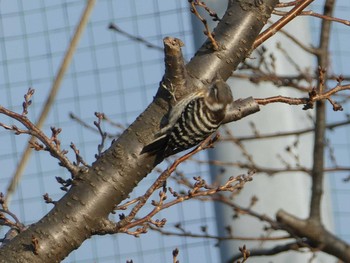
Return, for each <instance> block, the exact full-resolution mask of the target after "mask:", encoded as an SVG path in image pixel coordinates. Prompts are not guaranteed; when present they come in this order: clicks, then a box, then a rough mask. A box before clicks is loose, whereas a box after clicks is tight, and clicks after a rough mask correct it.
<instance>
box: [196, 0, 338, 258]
mask: <svg viewBox="0 0 350 263" xmlns="http://www.w3.org/2000/svg"><path fill="white" fill-rule="evenodd" d="M206 3H207V5H208V6H210V7H212V9H213V10H215V11H217V13H218V14H220V12H224V10H225V8H226V1H225V3H223V1H214V0H212V1H206ZM221 14H223V13H221ZM219 16H220V17H221V16H222V15H219ZM194 20H196V18H194V19H193V21H194ZM208 22H209V19H208ZM193 24H194V27H195V28H194V32H195V34H197V36H195V37H196V39H195V43H196V46H197V47H198V46H200V45H201V44H202V43H203V41H204V36H203V35H202V34H201V32H202V30H203V25H202V24H200V23H198V22H197V21H194V23H193ZM286 29H287V30H288V31H289V32H291V33H292V34H293V35H296V34H295V33H296V32H297V35H296V37H297V38H298V39H299V40H301V41H303V42H304V43H311V40H310V32H309V30H308V23H307V20H306V19H296V20H294V21H293V22H292V23H291V24H290V25H288V27H287V28H286ZM277 42H280V43H281V46H282V47H283V48H284V49H286V50H287V51H288V54H291V56H292V58H293V59H294V61H296V62H297V63H298V65H301V67H302V69H304V68H307V67H308V66H310V67H311V65H312V59H311V57H310V56H309V55H308V54H307V53H305V52H304V51H302V50H301V49H300V48H299V47H297V46H296V45H295V44H294V43H293V42H292V41H290V40H289V39H287V38H286V37H284V36H282V35H281V34H277V35H275V36H274V37H273V38H272V39H270V40H269V41H267V42H266V43H264V46H265V47H266V48H267V50H268V53H273V54H274V57H275V58H276V62H275V63H276V71H277V73H279V74H282V75H293V74H297V72H296V69H295V68H294V67H293V66H292V65H291V63H290V62H289V61H288V59H286V57H285V56H284V55H283V54H282V52H280V51H278V49H277V48H276V44H277ZM251 57H254V54H252V56H251ZM253 62H254V60H253ZM228 83H229V84H230V86H231V88H232V92H233V95H234V97H235V99H237V98H246V97H249V96H252V97H254V98H266V97H270V96H277V95H285V96H291V97H300V96H302V95H300V93H298V92H296V91H295V90H292V89H288V88H280V89H276V88H274V87H273V85H272V84H271V85H270V84H261V85H258V86H256V85H253V84H252V83H251V82H249V81H244V80H238V79H232V80H229V81H228ZM303 96H305V94H304V95H303ZM308 114H312V111H303V110H302V106H290V105H287V104H276V103H275V104H270V105H267V106H262V107H261V111H260V112H258V113H256V114H254V115H253V116H249V117H247V118H244V119H243V120H240V121H238V122H236V123H230V124H229V125H228V127H230V129H231V130H232V133H233V134H234V135H235V136H237V137H239V136H247V135H252V134H253V131H252V128H251V126H250V122H253V123H254V124H255V127H256V129H257V130H258V131H259V132H260V133H261V134H272V133H278V132H286V131H294V130H299V129H303V128H310V127H312V121H311V120H310V118H309V117H308ZM295 140H296V138H295V136H289V137H281V138H275V139H265V140H253V141H250V142H245V143H244V145H245V147H246V149H247V150H248V151H249V153H250V154H251V155H252V157H253V160H254V162H255V164H256V165H258V166H261V167H264V168H283V167H285V164H284V163H283V162H282V161H281V159H282V160H285V161H286V162H288V164H290V165H291V167H295V164H296V159H295V158H293V157H292V155H291V154H289V153H287V152H286V150H285V148H286V146H291V145H292V144H293V143H294V142H295ZM312 151H313V134H311V133H309V134H306V135H302V136H300V138H299V144H298V146H297V147H296V148H294V149H293V152H294V153H295V154H296V155H297V156H298V157H299V164H300V165H301V166H305V167H311V165H312ZM278 156H281V158H280V157H278ZM209 157H210V158H211V159H213V160H220V161H223V162H237V161H242V162H246V159H245V158H244V157H243V156H242V154H241V150H240V149H239V148H238V147H236V146H234V144H233V143H229V142H225V143H219V144H217V146H216V148H215V150H214V151H210V156H209ZM247 172H248V171H247V170H241V169H237V168H233V167H227V168H226V172H225V176H224V177H220V178H221V180H222V182H225V181H226V180H227V178H228V177H230V176H235V175H239V174H242V173H247ZM218 173H219V171H218V170H217V168H215V167H213V168H212V174H213V176H215V175H216V174H218ZM213 180H216V178H215V177H213ZM310 193H311V180H310V178H309V176H308V175H306V174H304V173H299V172H289V173H283V174H276V175H274V176H272V177H270V176H267V175H264V174H257V175H255V176H254V179H253V181H252V182H250V183H247V184H246V185H245V187H244V189H243V190H242V192H241V193H240V194H239V195H238V196H237V197H235V199H234V201H235V202H236V203H237V204H239V205H241V206H242V207H248V206H249V204H250V200H251V198H252V197H253V196H257V197H258V199H259V201H258V202H257V204H256V205H255V206H254V207H253V210H254V211H256V212H258V213H261V214H266V215H268V216H270V217H271V218H275V215H276V212H277V211H278V210H279V209H284V210H285V211H287V212H289V213H292V214H294V215H296V216H297V217H299V218H306V217H307V216H308V214H309V202H310ZM323 203H324V206H323V215H324V216H323V220H324V223H325V225H326V226H327V228H328V229H332V223H331V222H332V216H331V215H332V210H331V207H330V198H329V196H328V195H327V186H326V187H325V195H324V197H323ZM216 211H217V226H218V232H219V234H221V235H227V231H226V230H225V227H226V226H231V229H232V233H233V235H234V236H245V237H259V236H262V235H264V234H266V232H265V231H264V230H263V229H264V226H267V225H268V224H267V223H265V222H261V221H259V220H258V219H255V218H252V217H249V216H240V218H239V219H236V220H233V218H232V216H233V214H234V212H233V211H232V209H231V208H228V207H227V206H222V205H217V206H216ZM282 234H283V233H282V232H280V233H273V235H274V236H277V235H279V236H281V235H282ZM288 242H290V241H282V242H275V241H267V242H261V241H256V242H252V241H249V242H248V241H242V240H236V241H225V242H221V243H220V250H221V257H222V258H221V262H227V260H228V259H230V258H231V257H232V256H233V255H235V254H237V253H239V251H238V248H239V247H242V246H243V244H246V245H247V248H248V249H249V250H253V249H256V248H272V247H275V246H276V245H278V244H285V243H288ZM311 256H312V255H311V253H307V254H306V253H298V252H288V253H281V254H279V255H277V256H274V257H273V258H271V257H254V259H251V260H253V262H267V260H268V258H269V260H272V261H273V262H279V263H288V262H291V263H292V262H293V263H294V262H306V261H307V259H310V258H311ZM334 261H335V259H331V257H330V256H328V255H325V254H322V255H319V256H318V257H317V259H315V260H313V262H334Z"/></svg>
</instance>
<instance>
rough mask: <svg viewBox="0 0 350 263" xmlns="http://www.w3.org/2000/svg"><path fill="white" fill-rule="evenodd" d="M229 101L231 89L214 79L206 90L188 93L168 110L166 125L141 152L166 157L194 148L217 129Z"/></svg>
mask: <svg viewBox="0 0 350 263" xmlns="http://www.w3.org/2000/svg"><path fill="white" fill-rule="evenodd" d="M232 101H233V97H232V93H231V89H230V87H229V86H228V85H227V84H226V83H225V82H224V81H223V80H222V79H221V78H215V79H214V81H213V83H212V84H211V85H210V87H209V88H208V89H205V90H200V91H197V92H195V93H194V94H190V95H189V96H188V97H185V98H184V99H182V100H181V101H179V102H178V103H177V104H176V105H175V106H174V107H173V108H172V109H171V111H170V114H169V121H168V124H167V125H166V126H165V127H163V128H162V129H161V130H160V131H159V132H158V133H157V134H156V137H157V138H156V139H155V140H154V141H153V142H151V143H150V144H149V145H147V146H145V147H144V148H143V150H142V153H144V152H149V153H158V152H161V151H162V152H163V154H164V157H166V156H169V155H171V154H175V153H178V152H180V151H183V150H186V149H189V148H191V147H193V146H196V145H197V144H199V143H200V142H202V141H203V140H204V139H206V138H207V137H208V136H209V135H211V134H212V133H213V132H215V131H216V130H217V129H218V128H219V126H220V124H221V122H222V121H223V119H224V118H225V114H226V110H227V107H228V106H229V105H230V104H231V102H232Z"/></svg>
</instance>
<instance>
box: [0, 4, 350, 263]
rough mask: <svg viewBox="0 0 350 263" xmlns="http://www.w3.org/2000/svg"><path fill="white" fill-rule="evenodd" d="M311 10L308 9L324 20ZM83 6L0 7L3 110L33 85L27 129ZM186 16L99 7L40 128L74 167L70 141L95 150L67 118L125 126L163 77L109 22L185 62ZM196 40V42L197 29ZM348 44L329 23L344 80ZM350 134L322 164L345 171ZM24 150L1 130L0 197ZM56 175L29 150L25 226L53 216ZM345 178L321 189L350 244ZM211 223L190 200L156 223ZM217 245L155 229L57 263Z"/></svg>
mask: <svg viewBox="0 0 350 263" xmlns="http://www.w3.org/2000/svg"><path fill="white" fill-rule="evenodd" d="M317 2H318V1H315V4H314V5H313V10H315V11H319V12H322V10H321V9H320V6H321V5H318V3H317ZM86 3H87V2H86V1H81V0H65V1H56V0H52V1H43V0H41V1H20V0H13V1H1V2H0V105H2V106H4V107H7V108H9V109H11V110H14V111H16V112H22V102H23V96H24V94H25V93H26V92H27V90H28V88H29V87H32V88H34V89H35V94H34V97H33V99H32V100H33V104H32V105H31V106H30V108H29V113H28V117H29V118H30V119H31V120H32V121H36V120H37V119H38V118H39V115H40V112H41V110H42V107H43V104H44V103H45V101H46V99H47V96H48V93H49V91H50V88H51V86H52V83H53V81H54V79H55V76H56V75H57V72H58V69H59V67H60V64H61V62H62V59H63V57H64V54H65V51H66V49H67V48H68V46H69V41H70V39H71V37H72V36H73V33H74V30H75V28H76V27H77V24H78V23H79V19H80V17H81V14H82V13H83V10H84V8H85V6H86ZM349 12H350V3H349V2H348V1H345V0H343V1H338V4H337V8H336V12H335V16H336V17H340V18H344V19H346V18H348V14H349ZM191 16H192V14H191V12H190V9H189V4H188V1H162V0H149V1H136V0H129V1H112V0H99V1H97V3H96V5H95V6H94V8H93V11H92V13H91V17H90V19H89V22H88V24H87V26H86V28H85V31H84V33H83V35H82V37H81V39H80V41H79V43H78V46H77V49H76V52H75V53H74V57H73V60H72V63H71V64H70V66H69V68H68V70H67V72H66V74H65V76H64V79H63V82H62V83H61V85H60V88H59V91H58V94H57V97H56V99H55V102H54V104H53V105H52V108H51V109H50V111H49V116H48V118H47V120H46V121H45V124H44V126H43V131H44V132H45V133H46V134H48V135H49V134H51V131H50V127H51V126H54V127H57V128H58V127H59V128H62V132H61V134H60V136H59V138H60V139H61V143H62V148H63V149H67V150H69V153H68V156H69V157H70V158H71V160H74V154H73V153H72V150H71V149H70V148H69V145H70V143H71V142H74V144H75V145H76V146H77V148H78V149H79V150H80V153H81V155H82V156H83V157H84V158H85V160H86V162H87V163H91V162H93V161H94V160H95V157H94V155H95V154H96V153H97V146H98V144H99V143H100V142H101V139H100V136H99V134H98V133H96V132H94V131H92V130H91V129H88V128H86V127H84V126H83V125H81V124H79V123H78V121H77V120H73V119H72V118H71V117H70V116H71V114H74V116H76V117H77V118H79V119H80V120H82V121H84V122H85V123H87V124H90V125H92V126H93V122H94V121H95V120H96V117H95V115H94V113H95V112H103V113H105V114H106V115H107V116H108V118H109V119H111V120H113V121H114V122H116V123H118V124H120V125H121V126H123V127H126V126H127V125H129V124H130V123H131V122H132V121H133V120H134V119H135V118H136V117H137V116H138V115H139V114H140V113H141V112H142V111H143V110H144V109H145V108H146V107H147V105H148V104H149V103H150V102H151V101H152V99H153V96H154V95H155V92H156V90H157V88H158V84H159V81H160V80H161V78H162V75H163V71H164V66H163V52H162V50H161V49H158V48H150V47H147V46H146V45H145V44H144V43H143V42H140V41H135V40H132V39H130V38H129V37H127V36H125V34H122V33H120V32H116V31H114V30H111V29H109V28H108V27H109V25H110V23H114V24H115V25H117V26H118V28H120V29H121V30H122V31H125V32H127V33H129V34H131V35H134V36H141V37H142V38H143V39H145V40H147V41H148V42H150V43H152V44H153V45H155V46H158V47H160V48H162V39H163V38H164V37H166V36H172V37H177V38H179V39H181V40H182V41H183V42H184V43H185V46H184V47H183V53H184V56H185V58H186V60H189V59H190V58H191V57H192V56H193V55H194V53H195V46H196V44H195V43H196V42H195V38H194V36H195V34H194V30H193V23H192V18H191ZM303 19H307V20H308V23H307V25H308V26H307V28H305V30H307V33H309V32H310V33H309V35H310V39H311V40H312V41H316V40H317V39H316V36H317V32H318V30H319V26H320V20H318V19H317V18H311V19H310V18H303ZM312 32H313V33H312ZM195 33H197V34H198V30H196V32H195ZM349 40H350V30H349V28H348V27H346V26H345V25H342V24H337V23H334V24H333V30H332V42H331V57H332V63H331V66H332V68H331V70H332V72H333V73H334V74H344V75H349V74H350V72H349V67H348V66H347V65H348V61H349V56H350V52H349V50H348V44H347V43H349ZM314 43H316V42H314ZM233 89H234V88H233ZM342 105H343V108H344V111H343V112H341V113H340V112H338V113H337V114H334V112H333V111H331V107H329V109H330V110H329V116H330V120H331V121H340V120H344V119H346V118H347V115H348V114H349V112H350V108H349V104H342ZM282 107H288V106H286V105H283V106H282ZM293 111H296V108H293ZM300 111H301V108H300ZM0 122H2V123H6V124H8V125H12V124H16V125H18V124H17V123H15V122H14V121H13V120H12V119H9V118H6V117H5V116H3V115H0ZM102 126H103V129H104V130H105V131H107V132H109V133H111V134H116V136H117V135H118V133H120V132H122V131H123V128H122V127H121V128H118V127H116V126H114V125H109V124H108V123H103V125H102ZM349 134H350V131H349V127H343V128H339V129H336V130H334V131H331V132H328V135H327V136H328V139H329V142H330V144H331V145H332V146H333V147H332V150H331V151H330V152H328V154H327V156H326V160H327V161H328V163H332V162H334V160H333V159H334V158H331V157H332V156H334V157H335V159H336V162H337V165H339V166H348V164H349V160H350V135H349ZM27 142H28V137H27V136H26V135H20V136H15V135H14V134H13V133H11V132H9V131H6V130H4V129H2V128H1V129H0V192H3V193H5V192H6V189H7V187H8V184H9V182H10V180H11V178H12V176H13V174H14V172H15V171H16V168H17V166H18V162H19V160H20V159H21V156H22V152H23V150H24V149H25V147H26V144H27ZM108 145H109V143H107V147H108ZM199 158H201V159H203V160H206V158H207V156H206V153H200V154H199ZM166 165H167V164H166V163H165V164H164V165H163V166H162V167H166ZM180 169H182V170H183V171H185V172H186V176H188V177H192V176H198V175H200V176H202V177H204V178H208V180H209V167H208V166H206V165H201V164H199V163H191V164H188V165H184V166H183V167H181V168H180ZM55 176H60V177H63V178H69V174H68V172H67V171H66V170H65V169H63V168H62V167H60V166H58V164H57V161H56V159H54V158H52V157H51V156H50V155H49V154H48V153H46V152H34V153H33V154H32V155H31V157H30V160H29V162H28V164H27V166H26V167H25V170H24V173H23V176H22V179H21V181H20V183H19V186H18V188H17V189H16V191H15V193H14V194H13V196H12V198H11V202H10V210H11V211H12V212H14V213H15V214H16V215H17V216H18V217H19V219H20V220H21V221H22V222H23V223H24V224H31V223H34V222H36V221H37V220H38V219H40V218H41V217H42V216H43V215H45V214H46V213H47V212H48V211H49V210H50V208H51V205H48V204H45V202H44V201H43V199H42V195H43V194H45V193H49V195H50V197H51V198H53V199H55V200H57V199H59V198H60V197H61V196H62V195H63V194H64V192H63V191H62V190H60V185H59V184H57V182H56V179H55ZM347 176H348V173H347V172H344V173H342V174H341V173H339V172H337V173H336V174H332V173H329V180H328V181H329V186H330V187H329V189H330V193H331V202H332V211H333V214H332V215H333V223H334V231H335V232H336V233H337V234H338V235H339V236H340V237H341V238H342V239H345V240H347V241H348V242H350V227H349V223H348V222H349V220H350V205H349V202H348V200H349V199H350V182H344V181H343V179H344V178H346V177H347ZM153 179H154V175H149V176H148V177H147V178H145V179H144V180H143V181H142V183H141V184H140V185H139V186H138V187H137V188H136V189H135V190H134V192H133V196H138V195H140V194H142V193H143V192H144V191H145V189H147V187H148V186H149V185H150V184H151V183H152V181H153ZM215 215H216V212H215V209H214V206H213V204H211V203H209V202H208V203H206V202H200V203H195V204H193V203H191V202H189V203H183V204H180V205H177V206H176V207H173V208H171V209H169V211H164V212H162V213H160V215H159V216H158V217H157V218H162V217H166V218H167V219H168V223H167V224H168V225H170V226H174V225H176V224H178V223H179V222H181V225H182V226H184V227H186V228H187V229H191V230H193V232H200V231H201V227H203V226H206V227H207V229H208V232H209V233H212V234H215V233H216V217H215ZM5 232H6V229H4V228H0V237H2V236H3V235H4V233H5ZM215 245H216V241H215V240H208V239H199V238H190V237H184V238H180V237H174V236H169V237H168V236H163V235H160V234H159V233H155V232H152V231H150V232H149V233H147V234H145V235H142V236H141V237H139V238H135V237H133V236H128V235H125V234H120V235H113V236H97V237H93V238H91V239H90V240H87V241H85V242H84V243H83V245H82V246H81V247H80V248H79V249H78V250H77V251H75V252H73V253H71V254H70V255H69V257H68V258H67V259H66V260H65V261H64V262H72V263H73V262H125V261H126V260H128V259H132V260H133V261H134V262H171V261H172V250H173V249H175V248H176V247H177V248H179V250H180V255H179V260H180V262H199V261H200V262H220V259H219V258H220V257H219V253H220V251H219V249H218V248H217V247H216V246H215Z"/></svg>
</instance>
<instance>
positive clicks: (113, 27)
mask: <svg viewBox="0 0 350 263" xmlns="http://www.w3.org/2000/svg"><path fill="white" fill-rule="evenodd" d="M108 29H111V30H113V31H115V32H118V33H119V34H121V35H123V36H126V37H127V38H130V39H131V40H134V41H136V42H139V43H141V44H144V45H145V46H146V47H149V48H153V49H155V50H158V51H162V52H163V48H162V47H160V46H157V45H155V44H153V43H151V42H149V41H148V40H146V39H145V38H143V37H140V36H134V35H132V34H130V33H128V32H126V31H124V30H123V29H121V28H120V27H118V26H117V25H116V24H114V23H110V24H109V26H108Z"/></svg>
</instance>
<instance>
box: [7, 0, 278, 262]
mask: <svg viewBox="0 0 350 263" xmlns="http://www.w3.org/2000/svg"><path fill="white" fill-rule="evenodd" d="M277 2H278V1H277V0H265V1H243V0H239V1H232V0H231V1H229V5H228V10H227V12H226V14H225V16H224V18H223V19H222V21H221V22H220V23H219V25H218V27H217V28H216V30H215V36H216V40H217V42H218V43H219V50H218V51H215V52H214V51H213V50H212V49H211V48H210V44H209V42H206V43H205V44H204V45H203V46H202V47H201V48H200V50H199V51H198V52H197V53H196V55H195V57H194V58H193V59H192V60H191V61H190V62H189V63H188V65H186V68H185V69H186V72H185V73H186V74H184V72H182V71H181V69H180V71H177V73H176V74H178V75H179V76H180V75H182V76H185V78H186V79H185V81H184V82H182V83H186V85H185V86H186V87H185V88H182V89H179V90H176V96H177V97H179V98H181V97H182V96H185V95H186V94H187V93H188V92H192V91H193V90H195V89H197V88H202V87H205V86H207V85H208V83H209V81H211V79H213V77H214V76H215V74H216V72H218V71H219V72H220V74H221V76H222V78H223V79H225V80H226V79H227V78H228V77H229V76H230V75H231V72H232V70H234V69H235V68H236V67H237V65H238V64H239V63H240V62H241V61H242V60H243V59H244V58H245V57H247V55H249V52H250V49H251V46H252V44H253V42H254V40H255V38H256V36H257V35H258V34H259V32H260V31H261V29H262V27H263V25H264V24H265V23H266V20H267V18H268V17H269V16H270V14H271V12H272V9H273V6H274V5H275V4H276V3H277ZM170 42H171V41H170ZM165 44H166V43H165ZM168 44H169V43H168ZM170 44H171V43H170ZM180 46H181V45H179V44H177V45H176V43H175V45H174V49H171V50H172V51H173V52H174V54H170V53H171V52H168V53H167V54H166V57H167V58H168V60H166V62H167V63H168V62H169V61H171V59H170V57H171V56H172V55H174V56H178V55H179V54H178V53H179V52H180ZM176 49H178V50H176ZM169 59H170V60H169ZM180 64H181V63H180ZM180 67H181V65H180ZM176 74H175V76H174V75H173V76H172V79H174V78H175V77H176ZM180 83H181V79H180ZM168 95H169V94H167V93H166V92H164V89H163V91H162V89H161V88H160V89H159V92H158V93H157V96H156V97H155V99H154V101H153V102H152V103H151V104H150V105H149V107H148V108H147V109H146V110H145V111H144V112H143V113H142V114H141V115H140V116H139V117H138V118H137V119H136V120H135V122H134V123H133V124H132V125H130V127H129V128H127V129H126V130H125V131H124V133H123V134H122V135H121V136H120V137H119V138H118V140H116V141H115V142H114V143H113V144H112V145H111V146H110V148H109V149H108V150H107V151H106V152H105V153H104V154H103V155H102V156H101V157H100V158H99V159H98V160H97V161H96V162H95V163H93V165H92V168H91V169H90V170H89V171H88V172H86V173H81V174H79V176H77V177H76V178H75V180H74V184H73V186H72V187H71V189H70V190H69V191H68V192H67V194H66V195H64V196H63V197H62V199H61V200H59V201H58V202H57V204H56V205H55V207H54V208H53V209H52V210H51V211H50V212H49V213H48V214H47V215H46V216H45V217H43V218H42V219H41V220H40V221H38V222H37V223H35V224H33V225H31V226H30V227H29V228H28V229H27V230H26V231H25V232H23V233H21V234H20V235H18V236H17V237H15V238H14V239H13V240H11V241H10V242H9V243H8V244H7V245H5V246H4V247H2V248H1V251H0V262H6V263H11V262H60V261H61V260H62V259H64V258H65V257H66V256H67V255H68V254H69V253H70V252H71V251H73V250H74V249H77V248H78V247H79V246H80V245H81V244H82V242H83V241H84V240H86V239H88V238H90V237H91V236H92V235H93V234H96V233H98V234H103V231H104V229H110V224H111V222H109V221H108V220H107V218H108V215H109V214H110V212H111V211H112V210H113V207H114V206H115V205H116V204H118V203H120V202H121V201H122V200H124V199H125V198H126V197H127V196H128V194H129V193H130V192H131V191H132V190H133V188H134V187H135V186H137V184H138V183H139V182H140V181H141V180H142V179H143V178H144V177H146V176H147V174H148V173H149V172H150V171H151V170H152V169H153V168H154V166H155V165H156V164H157V163H158V162H159V161H161V160H159V159H156V157H155V156H150V155H147V154H143V155H140V154H139V153H140V152H141V149H142V148H143V146H144V145H145V144H147V143H149V142H150V140H152V137H153V134H154V133H155V132H156V131H157V130H159V127H160V123H161V120H162V119H163V118H164V116H165V115H166V113H167V111H168V108H169V96H168ZM249 103H252V101H249V100H248V104H244V103H243V104H244V105H243V110H244V107H245V108H247V105H248V108H249V105H250V104H249ZM253 107H255V108H256V105H255V106H254V105H253ZM238 111H239V110H238ZM248 111H249V109H248ZM233 115H234V114H233ZM233 115H232V116H233ZM236 115H237V116H239V115H242V114H240V113H237V114H236ZM243 115H244V114H243ZM243 115H242V116H243ZM232 116H231V117H232ZM242 116H241V117H242ZM234 119H235V118H234V117H232V118H231V119H230V120H234ZM236 119H237V118H236ZM106 225H108V227H106ZM116 227H117V225H116ZM34 240H35V242H34ZM35 244H36V245H35Z"/></svg>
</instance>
